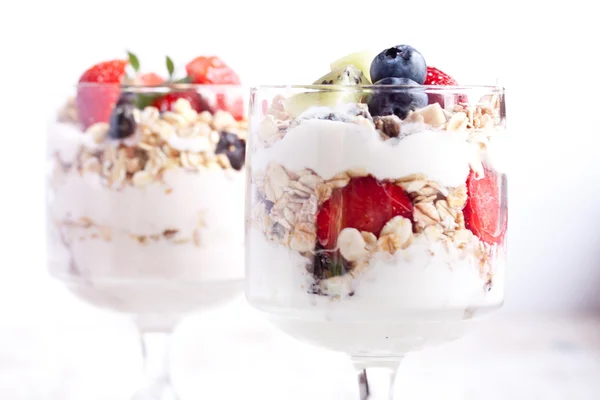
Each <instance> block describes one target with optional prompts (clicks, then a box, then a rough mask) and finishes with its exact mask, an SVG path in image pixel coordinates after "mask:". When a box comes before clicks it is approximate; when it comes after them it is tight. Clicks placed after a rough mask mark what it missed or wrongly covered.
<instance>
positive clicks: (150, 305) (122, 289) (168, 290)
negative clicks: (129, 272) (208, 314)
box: [55, 276, 243, 330]
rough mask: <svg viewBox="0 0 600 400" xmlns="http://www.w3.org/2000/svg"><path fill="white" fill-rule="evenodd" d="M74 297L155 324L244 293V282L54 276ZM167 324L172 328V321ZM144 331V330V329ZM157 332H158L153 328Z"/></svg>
mask: <svg viewBox="0 0 600 400" xmlns="http://www.w3.org/2000/svg"><path fill="white" fill-rule="evenodd" d="M55 277H56V278H58V279H59V280H61V281H62V282H63V283H64V284H65V285H66V286H67V288H68V289H69V290H70V291H71V292H72V293H73V294H75V296H77V297H79V298H80V299H82V300H84V301H86V302H87V303H89V304H92V305H94V306H96V307H100V308H104V309H108V310H111V311H116V312H120V313H124V314H129V315H134V316H143V317H144V318H143V320H144V321H152V322H150V323H151V324H152V325H155V324H160V320H161V319H164V320H165V321H174V320H176V319H178V318H179V317H180V316H181V315H183V314H186V313H189V312H192V311H197V310H201V309H206V308H212V307H216V306H218V305H220V304H223V303H226V302H228V301H231V300H233V299H234V298H235V297H236V296H239V295H241V294H242V290H243V281H242V280H230V281H213V282H210V281H209V282H185V281H180V280H173V281H172V282H169V281H166V282H165V281H163V282H161V281H147V280H142V279H140V280H132V279H130V280H118V279H111V280H106V279H98V280H96V279H94V280H84V279H73V278H72V277H66V276H55ZM167 325H172V323H171V322H169V324H167ZM141 328H142V329H143V327H141ZM150 330H155V329H150Z"/></svg>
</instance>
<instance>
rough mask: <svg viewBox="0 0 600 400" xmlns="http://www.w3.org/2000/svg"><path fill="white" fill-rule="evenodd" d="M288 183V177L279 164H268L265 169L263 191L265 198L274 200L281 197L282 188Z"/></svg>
mask: <svg viewBox="0 0 600 400" xmlns="http://www.w3.org/2000/svg"><path fill="white" fill-rule="evenodd" d="M289 185H290V177H289V176H288V174H287V172H285V170H284V169H283V167H282V166H281V165H278V164H270V165H269V167H268V169H267V180H266V182H265V192H266V195H267V199H268V200H270V201H272V202H276V201H277V200H279V199H281V197H283V191H284V188H287V187H288V186H289Z"/></svg>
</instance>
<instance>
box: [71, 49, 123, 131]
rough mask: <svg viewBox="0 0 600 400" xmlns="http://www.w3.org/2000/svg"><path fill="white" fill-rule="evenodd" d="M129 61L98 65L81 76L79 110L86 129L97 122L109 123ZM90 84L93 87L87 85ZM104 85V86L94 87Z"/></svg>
mask: <svg viewBox="0 0 600 400" xmlns="http://www.w3.org/2000/svg"><path fill="white" fill-rule="evenodd" d="M127 64H128V61H126V60H113V61H105V62H101V63H100V64H96V65H94V66H93V67H91V68H90V69H88V70H87V71H85V72H84V73H83V75H81V78H79V83H80V85H79V87H78V88H77V99H76V103H77V110H78V112H79V120H80V121H81V122H82V123H83V125H84V127H86V128H87V127H88V126H90V125H92V124H94V123H96V122H108V120H109V119H110V114H111V112H112V109H113V107H114V105H115V103H116V102H117V99H118V98H119V94H120V93H121V87H120V85H121V82H122V81H123V78H124V77H125V67H127ZM86 83H89V84H91V85H87V86H86ZM94 83H96V84H102V85H93V84H94Z"/></svg>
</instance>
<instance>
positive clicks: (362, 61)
mask: <svg viewBox="0 0 600 400" xmlns="http://www.w3.org/2000/svg"><path fill="white" fill-rule="evenodd" d="M377 54H378V53H377V52H374V51H369V50H364V51H358V52H356V53H351V54H348V55H347V56H344V57H342V58H340V59H337V60H335V61H334V62H332V63H331V70H332V71H334V70H336V69H338V68H341V67H345V66H346V65H353V66H355V67H356V68H358V69H360V70H361V71H362V73H363V74H364V76H365V78H367V80H368V81H369V82H371V62H373V59H374V58H375V57H376V56H377Z"/></svg>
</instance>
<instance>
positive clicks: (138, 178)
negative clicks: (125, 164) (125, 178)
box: [133, 171, 152, 187]
mask: <svg viewBox="0 0 600 400" xmlns="http://www.w3.org/2000/svg"><path fill="white" fill-rule="evenodd" d="M150 182H152V175H150V174H149V173H148V172H147V171H138V172H136V173H135V174H134V175H133V184H134V185H135V186H137V187H144V186H147V185H148V184H150Z"/></svg>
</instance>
